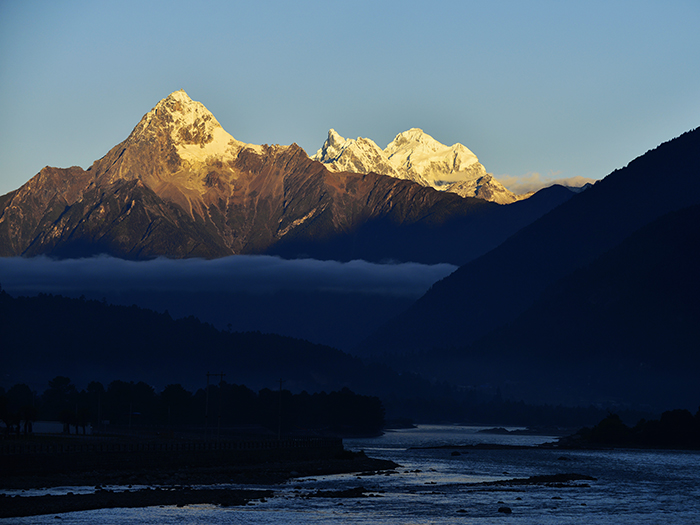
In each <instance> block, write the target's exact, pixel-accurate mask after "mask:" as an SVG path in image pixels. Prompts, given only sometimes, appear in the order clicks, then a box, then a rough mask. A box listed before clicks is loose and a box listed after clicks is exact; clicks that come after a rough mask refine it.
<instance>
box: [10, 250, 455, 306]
mask: <svg viewBox="0 0 700 525" xmlns="http://www.w3.org/2000/svg"><path fill="white" fill-rule="evenodd" d="M456 268H457V267H456V266H454V265H451V264H435V265H426V264H418V263H398V264H375V263H369V262H366V261H350V262H345V263H343V262H337V261H318V260H314V259H296V260H285V259H281V258H279V257H272V256H265V255H238V256H232V257H224V258H221V259H214V260H202V259H178V260H175V259H163V258H159V259H154V260H151V261H125V260H122V259H117V258H113V257H107V256H100V257H93V258H88V259H68V260H52V259H49V258H47V257H36V258H31V259H25V258H20V257H11V258H0V285H2V287H3V289H4V290H6V291H7V292H8V293H11V294H13V295H34V294H37V293H42V292H43V293H54V294H67V295H73V294H75V293H77V292H88V291H90V292H104V293H111V292H128V291H140V292H148V291H154V292H166V291H167V292H217V293H222V292H223V293H226V292H246V293H255V294H270V293H275V292H287V291H291V292H294V291H313V292H323V291H329V292H338V293H347V294H370V295H372V294H378V295H391V296H401V297H416V298H417V297H419V296H421V295H422V294H423V293H425V292H426V291H427V290H428V288H430V286H431V285H432V284H433V283H434V282H436V281H438V280H440V279H442V278H444V277H446V276H447V275H449V274H450V273H452V272H453V271H454V270H455V269H456Z"/></svg>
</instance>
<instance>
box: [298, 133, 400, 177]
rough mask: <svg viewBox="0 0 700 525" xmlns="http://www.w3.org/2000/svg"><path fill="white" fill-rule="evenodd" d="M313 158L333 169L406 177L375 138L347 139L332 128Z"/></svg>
mask: <svg viewBox="0 0 700 525" xmlns="http://www.w3.org/2000/svg"><path fill="white" fill-rule="evenodd" d="M311 158H312V159H313V160H317V161H319V162H322V163H324V164H325V165H326V167H327V168H328V169H329V170H331V171H349V172H352V173H370V172H374V173H379V174H380V175H390V176H392V177H395V178H399V179H403V178H406V177H402V176H401V174H400V173H399V172H397V171H396V170H395V169H394V168H393V167H392V166H391V165H390V164H389V162H388V160H387V158H386V157H385V155H384V152H383V151H382V149H381V148H380V147H379V146H377V144H376V143H375V142H374V141H373V140H371V139H366V138H362V137H358V138H357V139H345V138H343V137H341V136H340V134H338V132H337V131H335V130H334V129H332V128H331V129H330V130H329V131H328V138H327V139H326V142H324V143H323V146H322V147H321V149H319V150H318V151H317V152H316V154H315V155H313V156H312V157H311Z"/></svg>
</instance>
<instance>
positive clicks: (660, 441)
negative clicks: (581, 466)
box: [573, 409, 700, 449]
mask: <svg viewBox="0 0 700 525" xmlns="http://www.w3.org/2000/svg"><path fill="white" fill-rule="evenodd" d="M573 442H574V443H576V442H578V443H582V444H590V445H593V446H598V445H604V446H622V447H641V448H647V447H648V448H680V449H700V409H698V411H697V412H696V413H695V415H693V414H692V413H691V412H690V411H689V410H685V409H675V410H669V411H666V412H664V413H663V414H661V417H660V418H659V419H651V420H647V419H640V420H639V421H638V422H637V424H636V425H634V426H633V427H630V426H628V425H626V424H625V423H624V422H623V420H622V418H621V417H620V416H619V415H618V414H612V413H611V414H608V415H607V416H606V417H605V418H604V419H603V420H601V421H600V422H599V423H598V424H597V425H595V426H594V427H592V428H589V427H584V428H582V429H581V430H579V432H578V433H577V434H576V435H575V436H574V437H573Z"/></svg>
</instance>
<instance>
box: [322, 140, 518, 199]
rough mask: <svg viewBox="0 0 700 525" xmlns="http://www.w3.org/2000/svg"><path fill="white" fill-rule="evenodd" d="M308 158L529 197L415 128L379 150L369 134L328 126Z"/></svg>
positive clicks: (447, 186)
mask: <svg viewBox="0 0 700 525" xmlns="http://www.w3.org/2000/svg"><path fill="white" fill-rule="evenodd" d="M311 158H312V159H314V160H318V161H320V162H323V163H324V164H325V165H326V166H327V167H328V168H329V169H330V170H333V171H352V172H356V173H380V174H382V175H388V176H390V177H396V178H399V179H406V180H410V181H413V182H417V183H418V184H421V185H423V186H428V187H431V188H434V189H436V190H440V191H447V192H450V193H456V194H457V195H460V196H462V197H477V198H480V199H484V200H487V201H492V202H496V203H499V204H510V203H512V202H515V201H517V200H521V199H522V198H527V197H529V196H530V195H529V194H528V195H523V196H516V195H515V194H513V193H512V192H510V191H509V190H507V189H506V188H505V187H504V186H503V185H502V184H501V183H500V182H498V181H497V180H496V179H494V178H493V175H491V174H489V173H486V169H485V168H484V166H482V165H481V163H480V162H479V160H478V159H477V157H476V155H474V153H472V152H471V151H470V150H469V149H467V148H466V147H465V146H463V145H462V144H459V143H457V144H454V145H452V146H445V145H444V144H441V143H440V142H438V141H437V140H435V139H434V138H433V137H431V136H430V135H428V134H427V133H425V132H423V130H421V129H418V128H412V129H409V130H408V131H404V132H403V133H399V134H398V135H397V136H396V138H395V139H394V140H393V141H392V142H391V143H390V144H389V145H388V146H387V147H386V148H385V149H384V150H382V149H381V148H380V147H379V146H377V144H376V143H374V142H373V141H372V140H370V139H365V138H357V139H344V138H343V137H341V136H340V135H339V134H338V133H337V132H336V131H335V130H333V129H331V130H330V131H329V132H328V139H327V140H326V142H325V143H324V144H323V146H322V147H321V149H319V150H318V151H317V152H316V154H315V155H314V156H313V157H311Z"/></svg>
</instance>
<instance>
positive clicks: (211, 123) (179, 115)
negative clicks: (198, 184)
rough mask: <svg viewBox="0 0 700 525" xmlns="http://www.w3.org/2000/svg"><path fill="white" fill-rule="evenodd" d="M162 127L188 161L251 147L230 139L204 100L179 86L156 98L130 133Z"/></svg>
mask: <svg viewBox="0 0 700 525" xmlns="http://www.w3.org/2000/svg"><path fill="white" fill-rule="evenodd" d="M163 131H166V132H167V134H168V135H169V139H170V141H171V142H172V144H173V145H174V146H175V149H176V151H177V154H178V156H179V157H180V158H181V159H182V160H184V161H187V162H190V163H199V162H205V161H206V160H207V159H208V158H211V157H216V158H220V159H230V158H231V157H232V156H233V155H234V153H235V152H236V151H238V150H240V149H241V148H243V147H255V146H253V145H250V144H246V143H244V142H240V141H238V140H236V139H234V138H233V137H232V136H231V135H230V134H229V133H227V132H226V130H224V128H223V127H221V124H219V121H217V120H216V117H214V115H213V114H212V113H211V112H210V111H209V110H208V109H207V108H206V107H205V106H204V104H202V103H201V102H197V101H194V100H192V99H191V98H190V97H189V96H188V95H187V93H185V91H184V90H182V89H181V90H179V91H175V92H173V93H171V94H170V95H168V96H167V97H166V98H164V99H163V100H161V101H160V102H158V104H156V106H155V107H154V108H153V109H152V110H151V111H149V112H148V113H147V114H146V115H145V116H144V117H143V119H142V120H141V122H140V123H139V124H138V126H136V128H135V129H134V132H133V133H132V137H133V138H134V139H143V138H146V137H148V136H153V135H157V134H159V133H161V132H163ZM132 137H130V138H132Z"/></svg>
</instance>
